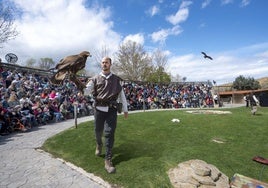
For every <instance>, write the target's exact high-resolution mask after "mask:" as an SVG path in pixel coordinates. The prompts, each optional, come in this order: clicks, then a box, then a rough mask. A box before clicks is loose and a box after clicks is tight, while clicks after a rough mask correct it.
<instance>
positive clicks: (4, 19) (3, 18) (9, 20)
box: [0, 1, 19, 47]
mask: <svg viewBox="0 0 268 188" xmlns="http://www.w3.org/2000/svg"><path fill="white" fill-rule="evenodd" d="M15 12H16V10H15V9H14V7H12V5H11V4H10V3H8V2H7V1H0V45H2V44H4V43H6V42H7V41H8V40H11V39H14V38H15V37H16V36H17V35H18V34H19V33H18V32H17V30H16V27H15V25H14V17H15ZM0 47H2V46H0Z"/></svg>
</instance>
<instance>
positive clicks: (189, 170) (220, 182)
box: [168, 159, 230, 188]
mask: <svg viewBox="0 0 268 188" xmlns="http://www.w3.org/2000/svg"><path fill="white" fill-rule="evenodd" d="M168 176H169V179H170V182H171V184H172V185H173V187H174V188H230V185H229V178H228V177H227V176H226V175H225V174H223V173H222V172H220V171H219V169H218V168H217V167H215V166H213V165H211V164H207V163H206V162H204V161H202V160H197V159H196V160H189V161H186V162H183V163H180V164H178V166H177V167H175V168H173V169H170V170H169V171H168Z"/></svg>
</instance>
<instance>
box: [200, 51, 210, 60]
mask: <svg viewBox="0 0 268 188" xmlns="http://www.w3.org/2000/svg"><path fill="white" fill-rule="evenodd" d="M201 54H203V55H204V58H205V59H206V58H208V59H210V60H213V58H212V57H210V56H208V55H207V54H206V53H205V52H201Z"/></svg>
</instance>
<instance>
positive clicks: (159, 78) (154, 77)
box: [146, 67, 171, 83]
mask: <svg viewBox="0 0 268 188" xmlns="http://www.w3.org/2000/svg"><path fill="white" fill-rule="evenodd" d="M146 81H147V82H154V83H170V82H171V76H170V75H169V74H168V73H166V72H165V71H164V70H163V67H157V68H156V69H155V70H153V71H151V74H150V75H149V76H148V78H147V80H146Z"/></svg>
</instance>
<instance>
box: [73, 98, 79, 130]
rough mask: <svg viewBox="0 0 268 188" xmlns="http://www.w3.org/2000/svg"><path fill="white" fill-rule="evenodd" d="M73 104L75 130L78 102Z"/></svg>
mask: <svg viewBox="0 0 268 188" xmlns="http://www.w3.org/2000/svg"><path fill="white" fill-rule="evenodd" d="M73 104H74V124H75V128H77V106H78V102H77V101H75V102H74V103H73Z"/></svg>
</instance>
